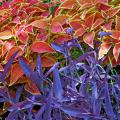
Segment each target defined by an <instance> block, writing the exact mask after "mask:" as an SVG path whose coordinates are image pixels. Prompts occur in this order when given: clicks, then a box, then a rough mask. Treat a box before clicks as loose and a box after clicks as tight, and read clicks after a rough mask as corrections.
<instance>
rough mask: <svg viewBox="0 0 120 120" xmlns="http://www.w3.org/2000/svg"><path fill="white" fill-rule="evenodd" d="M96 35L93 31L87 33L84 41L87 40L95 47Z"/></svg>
mask: <svg viewBox="0 0 120 120" xmlns="http://www.w3.org/2000/svg"><path fill="white" fill-rule="evenodd" d="M94 37H95V32H94V31H92V32H89V33H86V34H85V35H84V38H83V40H84V42H85V43H86V44H88V45H89V46H90V47H92V48H94V43H93V40H94Z"/></svg>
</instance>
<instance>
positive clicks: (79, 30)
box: [75, 28, 86, 37]
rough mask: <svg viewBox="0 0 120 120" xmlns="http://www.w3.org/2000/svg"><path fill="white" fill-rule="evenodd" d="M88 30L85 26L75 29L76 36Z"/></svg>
mask: <svg viewBox="0 0 120 120" xmlns="http://www.w3.org/2000/svg"><path fill="white" fill-rule="evenodd" d="M85 32H86V30H85V29H84V28H79V29H78V30H76V31H75V36H77V37H78V36H79V37H80V36H82V35H83V34H84V33H85Z"/></svg>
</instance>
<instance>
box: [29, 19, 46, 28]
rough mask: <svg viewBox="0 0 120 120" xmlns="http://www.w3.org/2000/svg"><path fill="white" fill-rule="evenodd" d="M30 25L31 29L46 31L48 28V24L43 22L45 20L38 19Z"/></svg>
mask: <svg viewBox="0 0 120 120" xmlns="http://www.w3.org/2000/svg"><path fill="white" fill-rule="evenodd" d="M30 25H32V26H33V27H37V28H42V29H46V28H47V26H48V22H47V21H45V19H40V20H35V21H33V22H32V23H31V24H30Z"/></svg>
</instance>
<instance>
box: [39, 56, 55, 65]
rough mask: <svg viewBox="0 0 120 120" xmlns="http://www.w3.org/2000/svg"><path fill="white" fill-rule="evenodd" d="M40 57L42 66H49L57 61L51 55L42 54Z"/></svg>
mask: <svg viewBox="0 0 120 120" xmlns="http://www.w3.org/2000/svg"><path fill="white" fill-rule="evenodd" d="M41 59H42V67H51V66H53V65H54V64H55V63H56V62H57V59H56V57H54V56H52V55H46V56H42V58H41Z"/></svg>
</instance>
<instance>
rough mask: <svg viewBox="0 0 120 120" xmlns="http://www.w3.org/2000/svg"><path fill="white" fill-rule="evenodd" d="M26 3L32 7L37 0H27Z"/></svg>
mask: <svg viewBox="0 0 120 120" xmlns="http://www.w3.org/2000/svg"><path fill="white" fill-rule="evenodd" d="M28 2H29V3H30V5H34V4H37V3H38V2H39V0H28Z"/></svg>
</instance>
